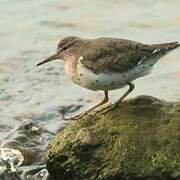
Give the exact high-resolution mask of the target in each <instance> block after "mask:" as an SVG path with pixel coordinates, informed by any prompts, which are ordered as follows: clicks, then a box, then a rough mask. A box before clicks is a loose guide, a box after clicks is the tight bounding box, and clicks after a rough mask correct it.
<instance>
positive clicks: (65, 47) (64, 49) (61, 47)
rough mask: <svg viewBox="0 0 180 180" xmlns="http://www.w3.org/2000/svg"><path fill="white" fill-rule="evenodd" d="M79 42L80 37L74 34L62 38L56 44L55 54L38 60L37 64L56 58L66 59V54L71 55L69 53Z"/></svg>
mask: <svg viewBox="0 0 180 180" xmlns="http://www.w3.org/2000/svg"><path fill="white" fill-rule="evenodd" d="M80 44H81V38H79V37H75V36H68V37H65V38H63V39H62V40H61V41H60V42H59V43H58V46H57V51H56V53H55V54H53V55H51V56H49V57H48V58H46V59H45V60H43V61H41V62H39V63H38V64H37V66H40V65H42V64H45V63H47V62H50V61H53V60H56V59H61V60H66V57H67V55H71V53H72V52H73V51H74V50H75V49H76V48H78V46H80Z"/></svg>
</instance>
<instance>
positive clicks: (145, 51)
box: [81, 38, 179, 74]
mask: <svg viewBox="0 0 180 180" xmlns="http://www.w3.org/2000/svg"><path fill="white" fill-rule="evenodd" d="M178 45H179V44H178V43H177V42H173V43H164V44H154V45H146V44H142V43H139V42H135V41H131V40H125V39H115V38H98V39H94V40H90V41H89V42H88V46H87V47H86V46H84V47H85V48H86V49H85V51H83V60H82V61H81V63H82V64H84V65H85V66H86V67H87V68H88V69H91V70H92V71H93V72H94V73H96V74H98V73H101V72H107V71H114V72H119V73H122V72H124V71H127V70H129V69H131V68H133V67H135V66H136V65H137V64H139V63H140V62H142V61H145V60H147V59H148V57H150V56H156V55H159V53H161V54H162V56H163V55H164V54H166V52H168V51H169V50H172V49H174V48H176V47H177V46H178Z"/></svg>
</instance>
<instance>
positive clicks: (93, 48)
mask: <svg viewBox="0 0 180 180" xmlns="http://www.w3.org/2000/svg"><path fill="white" fill-rule="evenodd" d="M179 46H180V44H179V43H178V42H166V43H159V44H144V43H141V42H138V41H133V40H128V39H120V38H111V37H99V38H95V39H85V38H81V37H77V36H67V37H64V38H63V39H61V40H60V42H59V43H58V46H57V50H56V53H55V54H53V55H51V56H50V57H48V58H46V59H45V60H43V61H41V62H39V63H38V64H37V66H40V65H42V64H45V63H47V62H50V61H53V60H58V59H59V60H63V61H64V68H65V73H66V74H67V75H68V76H69V77H70V78H71V80H72V81H73V82H74V83H76V84H78V85H80V86H81V87H84V88H86V89H89V90H93V91H99V90H100V91H103V92H104V98H103V99H102V101H100V102H99V103H98V104H96V105H95V106H93V107H92V108H90V109H89V110H87V111H85V112H83V113H81V114H79V115H77V116H74V117H72V118H69V119H73V120H77V119H79V118H81V117H83V116H85V115H87V114H88V113H90V112H91V111H93V110H95V109H97V108H99V107H101V106H103V105H105V104H106V103H107V102H108V101H109V91H111V90H115V89H120V88H123V87H124V86H128V90H127V91H126V92H125V93H124V94H123V95H122V96H121V97H120V98H119V99H118V100H117V101H116V102H115V103H114V104H112V105H111V106H107V107H106V109H107V111H109V110H111V109H113V108H114V107H116V106H117V105H118V104H119V103H121V102H122V101H123V100H124V99H125V98H126V97H127V96H128V95H129V94H130V93H131V92H132V91H133V90H134V88H135V84H134V82H133V81H134V80H135V79H137V78H140V77H143V76H146V75H148V74H150V73H151V70H152V69H153V66H154V64H155V63H156V62H158V60H159V59H161V58H162V57H163V56H165V55H166V54H167V53H169V52H170V51H172V50H174V49H176V48H177V47H179Z"/></svg>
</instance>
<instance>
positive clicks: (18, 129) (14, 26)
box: [0, 0, 180, 179]
mask: <svg viewBox="0 0 180 180" xmlns="http://www.w3.org/2000/svg"><path fill="white" fill-rule="evenodd" d="M179 7H180V1H178V0H172V1H167V0H159V1H155V0H149V1H143V0H133V1H132V0H109V1H95V0H83V1H82V0H75V1H74V0H66V1H58V0H53V1H52V0H38V1H35V0H33V1H23V0H6V1H5V0H0V16H1V20H0V27H1V28H0V40H1V41H0V42H1V43H0V52H1V59H0V72H1V73H0V117H1V118H0V146H1V147H3V148H13V149H18V150H21V152H22V154H23V155H24V159H25V162H24V164H23V166H20V167H19V168H20V170H19V174H18V173H17V174H18V175H15V176H13V178H14V179H16V178H17V179H18V177H20V176H21V177H23V178H27V177H29V179H31V178H32V176H33V175H34V177H36V179H42V178H41V175H39V173H42V172H43V173H44V172H45V169H44V164H43V161H41V156H43V154H44V153H45V151H46V147H47V145H48V143H49V141H50V140H51V139H52V138H53V136H54V134H55V133H57V132H58V131H60V130H61V129H63V128H64V127H65V126H66V125H67V123H66V122H64V121H62V117H61V113H60V112H61V111H63V110H64V109H65V110H67V111H71V112H72V113H70V114H73V112H77V111H76V110H79V111H82V110H84V109H86V108H88V107H90V106H92V104H94V103H95V102H96V101H98V100H100V99H101V98H102V97H103V96H102V94H103V93H101V92H91V91H89V90H86V89H83V88H81V87H78V86H77V85H75V84H73V83H72V82H71V81H70V80H69V79H68V78H67V77H66V76H65V75H64V69H63V63H62V62H58V61H57V62H53V63H50V64H47V65H44V66H41V67H36V66H35V65H36V63H37V62H39V61H40V60H42V59H43V58H45V57H47V56H49V55H51V54H53V53H54V51H55V49H56V46H57V43H58V41H59V40H60V39H61V38H62V37H64V36H68V35H77V36H81V37H88V38H95V37H101V36H106V37H121V38H128V39H133V40H137V41H141V42H144V43H159V42H167V41H178V40H179V41H180V34H179V32H180V11H179ZM179 57H180V49H177V50H175V51H174V52H172V53H170V54H169V55H167V56H166V57H164V58H163V59H161V60H160V61H159V62H158V63H157V64H156V66H155V68H154V70H153V73H152V74H151V75H149V76H146V77H144V78H140V79H138V80H136V81H135V84H136V89H135V91H134V92H133V93H132V94H131V97H133V96H136V95H140V94H141V95H142V94H147V95H152V96H156V97H159V98H163V99H166V100H173V101H174V100H180V91H179V89H180V58H179ZM123 91H125V89H122V90H118V91H113V92H112V93H111V94H112V95H111V99H112V100H115V99H116V98H118V97H119V96H120V95H121V94H122V93H123ZM81 107H82V108H81ZM26 126H27V127H26ZM33 126H34V128H33ZM37 128H38V131H37ZM39 128H40V129H41V130H39ZM33 153H34V154H37V157H36V158H35V159H33V160H32V159H31V157H32V156H33V155H34V154H33ZM37 162H39V164H38V163H37ZM35 164H36V165H35ZM37 164H38V165H37ZM3 167H4V166H3ZM41 169H42V172H40V170H41ZM3 172H4V171H3V168H1V169H0V174H1V173H3ZM37 173H38V174H37ZM6 176H9V174H6ZM44 177H46V173H45V175H44ZM11 179H12V176H11Z"/></svg>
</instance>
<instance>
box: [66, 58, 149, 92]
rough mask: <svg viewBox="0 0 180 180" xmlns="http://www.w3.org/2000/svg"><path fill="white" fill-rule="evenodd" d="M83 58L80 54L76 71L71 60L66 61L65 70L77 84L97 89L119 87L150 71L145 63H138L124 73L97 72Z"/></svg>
mask: <svg viewBox="0 0 180 180" xmlns="http://www.w3.org/2000/svg"><path fill="white" fill-rule="evenodd" d="M82 58H83V57H82V56H80V58H79V59H78V61H77V70H76V71H74V68H73V66H74V64H73V63H72V62H71V61H67V62H66V61H65V72H66V73H67V74H68V75H69V76H70V78H71V79H72V81H73V82H75V83H76V84H78V85H80V86H82V87H85V88H87V89H91V90H95V91H96V90H114V89H119V88H122V87H123V86H125V85H126V84H127V83H128V82H131V81H133V80H134V79H136V78H138V77H140V76H144V75H146V74H148V73H149V72H148V71H146V70H145V68H144V65H138V66H136V67H135V68H133V69H131V70H129V71H127V72H124V73H118V72H109V73H100V74H95V73H93V72H92V71H90V70H89V69H87V68H86V67H85V66H84V65H83V64H81V59H82ZM74 62H75V61H74Z"/></svg>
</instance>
